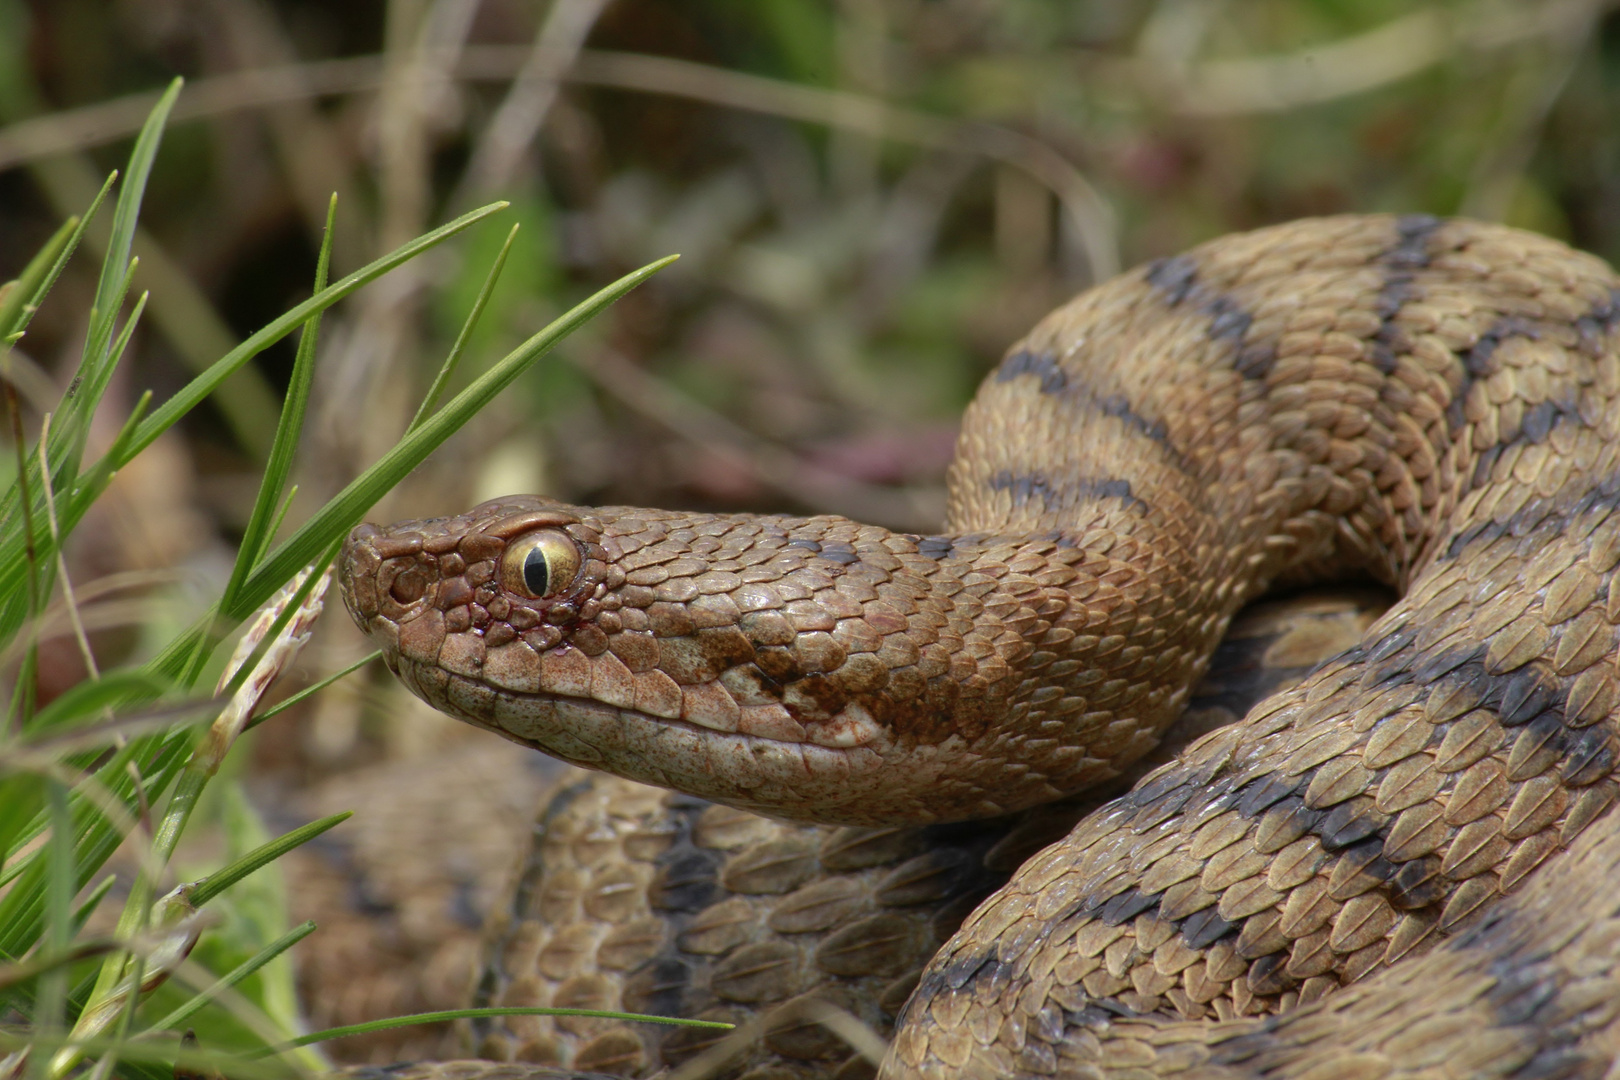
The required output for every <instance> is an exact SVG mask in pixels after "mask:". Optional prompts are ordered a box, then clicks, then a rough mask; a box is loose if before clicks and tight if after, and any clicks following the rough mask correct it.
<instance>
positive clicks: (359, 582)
mask: <svg viewBox="0 0 1620 1080" xmlns="http://www.w3.org/2000/svg"><path fill="white" fill-rule="evenodd" d="M380 535H382V530H381V529H379V528H377V526H375V525H372V524H371V523H369V522H367V523H365V524H362V525H358V526H356V527H355V528H354V530H353V531H352V532H350V533H349V535H348V537H347V538H346V539H344V541H343V550H342V551H340V552H339V553H338V559H337V578H338V590H339V591H340V592H341V593H342V594H343V606H344V607H346V608H348V609H349V617H350V618H352V619H353V620H354V623H355V625H356V626H358V627H359V628H360V632H361V633H362V634H364V633H367V632H369V631H370V629H371V620H372V618H373V617H374V616H375V615H376V614H377V584H376V570H377V566H378V564H379V562H380V560H379V559H378V558H377V553H376V550H375V549H374V548H373V547H372V546H371V541H372V540H373V539H374V538H376V537H378V536H380Z"/></svg>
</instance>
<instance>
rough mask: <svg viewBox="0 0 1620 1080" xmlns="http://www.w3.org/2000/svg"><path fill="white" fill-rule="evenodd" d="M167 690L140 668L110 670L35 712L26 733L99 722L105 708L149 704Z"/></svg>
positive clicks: (1, 750)
mask: <svg viewBox="0 0 1620 1080" xmlns="http://www.w3.org/2000/svg"><path fill="white" fill-rule="evenodd" d="M168 688H169V681H168V680H167V679H164V678H162V677H160V676H159V675H158V674H157V673H155V672H150V671H142V670H140V669H127V670H119V671H109V672H107V674H106V675H105V676H104V677H103V678H102V679H100V680H89V679H86V680H85V681H84V682H81V683H78V684H77V685H75V686H72V687H70V688H69V689H67V690H66V691H64V692H63V693H62V695H61V696H60V697H58V698H56V699H55V700H54V701H52V702H51V703H50V704H49V705H47V706H45V707H44V708H43V709H41V710H40V711H39V712H37V713H35V714H34V718H33V720H32V722H30V723H29V725H28V726H27V728H26V729H25V730H26V731H27V732H29V733H30V734H32V733H34V732H39V731H48V730H50V729H52V728H57V727H66V726H70V725H73V724H75V723H89V722H91V721H94V720H96V719H99V718H100V716H101V714H102V712H103V711H104V710H106V709H113V708H117V707H118V706H120V705H128V704H131V703H132V702H141V701H151V700H153V699H154V698H156V697H157V696H158V695H160V694H162V693H163V691H165V690H167V689H168ZM4 755H5V750H4V748H3V747H0V759H3V758H4Z"/></svg>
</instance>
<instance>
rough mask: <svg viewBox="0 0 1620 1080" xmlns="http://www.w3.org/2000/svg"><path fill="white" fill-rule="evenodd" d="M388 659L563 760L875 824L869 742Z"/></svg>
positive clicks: (822, 818) (434, 692)
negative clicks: (646, 707)
mask: <svg viewBox="0 0 1620 1080" xmlns="http://www.w3.org/2000/svg"><path fill="white" fill-rule="evenodd" d="M386 655H387V660H388V663H389V666H390V667H391V668H392V669H393V670H394V672H395V674H396V675H397V676H398V677H399V679H400V681H401V682H403V683H404V684H405V685H406V686H407V687H408V688H409V689H410V690H411V691H412V692H413V693H415V694H416V695H417V696H418V697H420V698H422V700H424V701H426V702H427V703H428V704H430V705H432V706H433V707H434V708H436V709H439V710H441V711H443V712H447V713H450V714H451V715H453V716H456V717H458V718H460V719H462V720H464V721H466V722H467V723H470V724H472V725H474V726H475V727H479V728H483V729H484V730H486V731H490V732H493V733H495V734H497V735H500V736H502V737H503V738H506V739H509V740H511V741H512V742H516V743H519V744H521V745H523V746H527V747H530V748H532V749H535V750H539V751H541V752H542V753H546V754H549V755H551V756H553V757H556V758H560V759H561V760H563V761H566V762H568V763H569V764H572V765H578V766H580V767H582V768H587V769H595V770H599V771H603V772H611V773H614V774H616V775H619V776H623V777H625V778H627V779H630V780H636V781H639V782H641V783H646V784H652V785H655V786H658V787H664V788H670V789H674V790H677V791H683V792H686V793H688V794H691V795H696V796H698V797H700V798H704V799H708V800H710V801H712V802H719V803H726V804H728V805H731V806H736V807H740V808H742V809H747V810H752V811H755V812H758V813H763V814H768V815H770V816H774V817H779V818H789V819H794V820H812V819H813V820H815V821H817V822H821V823H825V824H832V825H876V824H881V823H882V822H881V820H880V819H878V818H877V817H875V816H874V815H873V814H872V813H871V809H870V808H871V806H872V805H873V804H874V802H875V801H876V800H875V799H874V796H875V795H877V794H878V793H879V792H881V791H882V790H883V789H884V787H885V785H888V786H892V781H886V780H885V779H884V775H885V772H886V770H887V769H888V768H890V767H891V765H890V763H888V762H886V760H885V758H884V755H883V754H881V753H879V752H878V750H876V749H873V748H872V747H868V746H853V747H830V746H822V745H819V744H817V743H812V742H789V741H784V740H780V739H773V738H769V737H766V736H762V735H756V734H749V733H746V732H741V731H737V732H722V731H715V730H714V729H712V728H706V727H702V726H701V725H698V724H695V723H692V722H690V721H687V720H682V719H677V718H669V717H662V716H654V715H651V714H648V713H645V712H641V711H640V710H637V709H634V708H626V707H622V706H618V705H611V704H608V703H606V702H603V701H598V700H595V699H592V698H586V697H576V696H573V695H568V694H559V693H553V692H546V691H541V692H527V691H512V690H496V689H494V688H492V687H490V686H489V685H487V684H486V683H484V682H482V681H480V680H478V679H474V678H469V677H467V676H463V675H457V674H455V673H453V672H449V671H446V670H444V668H442V667H440V666H437V665H433V664H425V663H421V662H417V661H412V660H409V659H407V658H404V657H401V656H399V655H398V654H397V653H394V654H386ZM949 752H950V748H949V747H944V746H942V747H938V748H929V749H928V750H926V751H924V753H923V754H922V756H921V758H919V757H918V753H917V751H916V750H912V751H910V752H909V753H908V755H907V767H908V769H911V770H912V771H913V772H920V773H922V774H925V775H926V774H929V773H936V772H941V770H939V769H937V768H936V767H935V764H934V762H935V760H936V759H938V760H939V761H941V762H943V761H944V760H945V756H946V755H947V754H948V753H949ZM939 779H940V780H941V781H942V782H943V781H944V778H943V776H942V775H941V776H940V777H939ZM921 786H922V787H923V788H926V787H927V786H928V784H927V783H926V782H925V783H924V784H922V785H921ZM919 814H921V815H922V816H919V817H918V818H917V820H918V821H926V820H932V818H930V817H929V816H928V815H927V813H926V811H924V810H922V809H921V808H919Z"/></svg>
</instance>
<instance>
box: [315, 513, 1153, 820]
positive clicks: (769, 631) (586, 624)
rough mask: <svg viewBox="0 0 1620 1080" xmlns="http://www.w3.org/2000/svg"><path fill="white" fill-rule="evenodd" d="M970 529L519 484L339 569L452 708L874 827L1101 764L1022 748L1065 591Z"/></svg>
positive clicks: (752, 797) (368, 542) (545, 739)
mask: <svg viewBox="0 0 1620 1080" xmlns="http://www.w3.org/2000/svg"><path fill="white" fill-rule="evenodd" d="M964 543H967V542H966V541H963V540H962V539H961V538H956V539H949V538H938V537H919V536H914V535H910V534H904V533H893V532H889V531H888V530H885V529H879V528H876V527H873V526H867V525H859V524H856V523H854V522H851V521H848V520H847V519H844V518H837V517H814V518H793V517H778V516H757V515H716V514H696V513H676V512H668V511H660V510H641V509H631V508H622V507H607V508H585V507H577V506H567V505H564V504H561V503H557V502H553V501H551V500H548V499H543V498H538V497H533V496H515V497H509V498H503V499H497V500H494V501H491V502H487V503H484V504H483V505H481V506H477V507H475V508H473V509H472V510H470V511H468V512H467V513H465V514H462V515H459V516H457V517H449V518H434V519H427V520H418V521H405V522H401V523H399V524H396V525H393V526H390V527H388V528H386V529H384V528H378V527H376V526H373V525H362V526H360V527H359V528H357V529H356V530H355V531H354V532H353V534H351V536H350V537H349V539H348V541H347V543H346V544H345V546H344V550H343V555H342V559H341V561H340V564H339V566H340V580H341V583H342V591H343V596H344V600H345V602H346V603H347V605H348V608H349V611H350V613H351V614H352V615H353V616H354V619H355V622H356V623H357V624H358V625H359V627H360V629H361V631H362V632H363V633H364V634H366V636H367V637H369V638H370V639H371V640H372V641H373V643H374V644H375V645H376V646H377V647H379V648H380V649H381V650H382V653H383V657H384V660H385V661H386V663H387V664H388V666H389V668H390V669H392V670H393V671H394V673H395V674H396V675H398V676H399V678H400V679H401V681H403V682H404V683H405V685H406V686H408V687H409V688H410V689H411V690H412V691H414V692H415V693H416V694H417V695H418V696H420V697H421V698H423V699H424V700H426V701H427V702H428V703H429V704H431V705H433V706H434V707H435V708H438V709H440V710H441V711H444V712H446V713H449V714H451V715H452V716H456V717H459V718H460V719H463V720H466V721H468V722H470V723H472V724H474V725H476V726H479V727H483V728H487V729H489V730H492V731H495V732H498V733H499V734H501V735H503V736H505V737H507V738H509V739H512V740H514V741H516V742H520V743H523V744H525V745H528V746H532V747H535V748H537V749H540V750H543V751H545V752H547V753H549V754H552V755H553V756H556V757H560V758H562V759H564V760H566V761H570V762H573V763H574V764H578V765H583V766H586V767H590V768H597V769H602V770H605V771H610V772H614V773H617V774H619V775H622V776H626V777H628V778H630V779H633V780H641V781H644V782H647V783H653V784H658V785H660V786H664V787H670V788H675V789H677V790H681V791H685V792H688V793H690V794H694V795H698V796H700V797H703V798H707V799H712V800H714V801H718V802H726V803H730V804H732V805H735V806H741V807H744V808H747V809H752V810H759V811H763V812H767V813H771V814H774V815H776V816H780V817H789V818H797V819H804V820H818V821H824V822H829V823H849V824H865V823H872V822H877V821H884V820H913V821H928V820H943V819H951V818H961V817H968V816H982V815H984V814H986V813H997V812H1002V811H1005V810H1007V809H1011V808H1014V807H1016V806H1019V805H1028V804H1030V803H1032V802H1036V801H1042V800H1044V799H1050V798H1052V797H1053V796H1054V795H1055V794H1057V793H1058V791H1059V786H1058V785H1065V786H1066V785H1067V784H1068V781H1069V779H1070V778H1071V777H1072V775H1073V773H1074V770H1075V769H1076V768H1077V767H1078V768H1086V767H1088V763H1087V761H1085V760H1082V759H1084V758H1085V755H1084V754H1083V753H1082V754H1079V755H1078V756H1077V755H1076V754H1075V753H1071V752H1068V751H1061V750H1060V751H1059V752H1058V754H1057V757H1056V758H1053V757H1052V756H1051V753H1050V747H1051V740H1050V738H1045V737H1042V741H1041V742H1040V743H1038V744H1037V743H1035V742H1034V740H1033V738H1032V739H1031V741H1030V743H1029V745H1031V746H1038V747H1044V748H1046V749H1044V750H1043V751H1042V752H1043V753H1045V754H1047V760H1048V761H1051V762H1052V763H1054V764H1055V765H1057V766H1060V769H1059V770H1058V772H1060V773H1064V775H1055V774H1054V772H1052V771H1048V769H1046V768H1044V767H1040V766H1041V765H1042V764H1043V763H1042V762H1038V761H1037V762H1034V763H1033V766H1034V767H1032V763H1029V762H1017V760H1016V759H1017V755H1018V754H1019V752H1020V746H1021V745H1023V737H1022V734H1021V733H1020V732H1019V731H1018V730H1017V727H1016V720H1017V718H1019V717H1023V716H1027V717H1029V719H1030V724H1029V727H1030V728H1034V727H1035V726H1036V725H1037V724H1038V723H1039V722H1041V719H1042V717H1041V715H1040V714H1038V713H1036V712H1035V711H1033V709H1034V707H1033V706H1029V705H1023V706H1020V705H1018V704H1017V702H1016V701H1015V700H1014V699H1015V698H1016V697H1017V695H1018V693H1019V692H1020V687H1022V686H1026V685H1027V683H1026V682H1025V679H1024V678H1023V673H1021V672H1019V671H1018V670H1017V665H1018V663H1019V662H1020V660H1021V659H1022V658H1024V657H1026V656H1027V655H1028V654H1029V653H1030V651H1031V650H1030V648H1029V647H1028V646H1027V645H1026V644H1025V642H1024V640H1023V639H1022V638H1021V637H1019V636H1017V635H1015V634H1013V633H1011V632H1010V631H1009V626H1010V625H1017V626H1018V627H1020V628H1022V627H1024V625H1025V624H1026V623H1028V624H1029V625H1030V626H1037V627H1038V626H1045V625H1050V622H1049V620H1050V619H1051V618H1052V617H1053V614H1054V613H1055V612H1057V611H1059V610H1060V609H1061V605H1060V604H1058V603H1056V602H1048V601H1051V599H1052V598H1051V597H1050V596H1048V595H1047V594H1048V593H1049V592H1051V590H1050V589H1046V588H1044V587H1043V586H1041V585H1040V584H1038V583H1036V582H1034V581H1032V580H1030V579H1027V578H1024V577H1022V576H1020V575H1017V574H1015V573H1013V572H1012V571H1009V570H1008V567H1007V559H1010V558H1011V557H1012V556H1013V552H1012V551H1008V552H1006V553H1004V555H1001V556H1000V557H998V552H996V551H994V550H991V551H988V552H985V551H980V552H978V553H977V555H978V556H981V557H980V558H977V559H970V558H967V557H957V556H953V554H952V545H953V544H955V545H958V548H960V546H961V545H963V544H964ZM968 546H969V547H971V544H968ZM970 554H971V553H970ZM1060 554H1061V553H1060ZM1071 554H1072V553H1071ZM1075 557H1076V558H1078V555H1076V556H1075ZM987 560H988V562H989V563H990V564H991V565H992V567H993V569H992V572H991V574H986V573H983V572H981V570H976V569H975V567H976V566H978V567H980V568H981V569H982V567H983V565H985V563H986V561H987ZM994 574H1001V575H1003V578H1004V580H1002V581H997V580H995V579H994V576H993V575H994ZM1003 586H1005V588H1006V591H1005V592H1004V591H1003ZM1037 609H1039V611H1038V610H1037ZM1037 704H1038V703H1037ZM1009 715H1011V716H1012V717H1013V718H1014V721H1015V722H1014V725H1013V727H1012V729H1011V730H1009V727H1008V724H1007V719H1008V716H1009ZM1035 734H1036V735H1039V733H1035ZM1145 745H1146V743H1144V746H1145ZM1058 759H1061V760H1058ZM1009 760H1011V761H1012V763H1013V764H1015V765H1017V767H1016V768H1012V769H1009V768H1008V764H1009ZM1091 764H1095V759H1092V761H1091Z"/></svg>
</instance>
